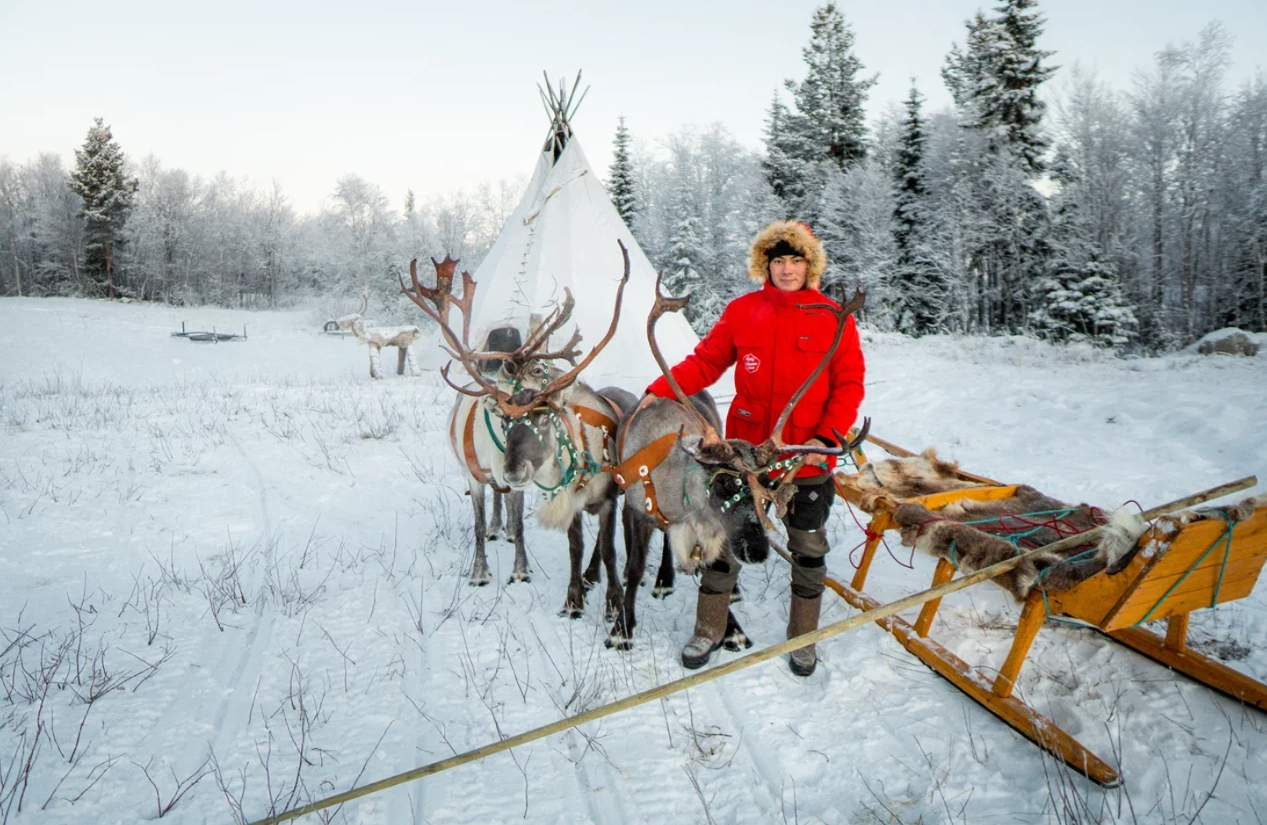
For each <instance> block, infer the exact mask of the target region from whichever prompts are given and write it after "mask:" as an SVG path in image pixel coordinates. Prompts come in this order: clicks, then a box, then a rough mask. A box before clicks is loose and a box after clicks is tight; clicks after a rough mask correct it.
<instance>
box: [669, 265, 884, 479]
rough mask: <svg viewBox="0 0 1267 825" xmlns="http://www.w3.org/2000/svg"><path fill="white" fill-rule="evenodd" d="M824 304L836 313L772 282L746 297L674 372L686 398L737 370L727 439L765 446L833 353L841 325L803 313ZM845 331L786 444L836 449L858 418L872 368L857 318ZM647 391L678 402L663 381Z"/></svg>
mask: <svg viewBox="0 0 1267 825" xmlns="http://www.w3.org/2000/svg"><path fill="white" fill-rule="evenodd" d="M823 303H827V304H831V305H832V306H838V305H837V304H836V302H834V301H832V300H831V299H830V298H828V297H827V296H826V295H824V294H823V293H821V292H819V291H818V290H816V289H802V290H800V291H799V292H784V291H782V290H780V289H779V288H778V287H776V286H774V285H773V284H770V283H767V284H766V285H765V286H764V287H762V288H761V289H760V290H759V291H757V292H750V293H748V294H747V295H741V296H740V297H738V298H736V299H735V300H733V301H731V302H730V303H729V304H728V305H727V306H726V309H725V311H723V312H722V315H721V318H719V319H718V320H717V323H716V324H715V325H714V326H713V328H712V329H711V330H709V332H708V335H706V336H705V337H704V340H702V341H700V342H699V346H697V347H696V348H695V352H693V353H692V354H690V355H688V356H687V357H686V358H685V359H684V360H683V361H682V363H680V364H678V365H677V366H676V367H674V368H673V377H674V378H675V379H677V382H678V384H680V385H681V387H682V391H683V392H685V393H686V394H687V395H693V394H695V393H697V392H699V391H700V390H702V389H705V388H707V387H709V386H711V385H712V384H713V383H714V382H715V381H716V380H717V379H718V378H720V377H721V375H722V373H723V372H725V371H726V368H727V367H729V366H730V365H731V364H736V363H737V364H738V366H736V367H735V389H736V391H737V394H736V396H735V400H734V401H733V402H732V403H731V405H730V414H729V415H727V416H726V433H725V435H726V437H727V438H741V439H743V440H745V441H749V442H751V443H753V444H760V443H761V442H762V441H764V440H765V439H766V438H768V437H769V436H770V431H771V429H772V428H773V427H774V423H775V422H776V421H777V420H778V418H779V414H780V413H781V412H783V408H784V407H786V406H787V402H788V401H790V400H791V398H792V394H793V393H795V392H796V390H797V388H798V387H800V386H801V382H803V381H804V380H805V379H806V378H808V377H809V374H810V373H811V372H813V371H814V368H815V367H817V366H818V365H819V363H821V362H822V360H823V356H824V355H825V354H826V352H827V349H828V348H829V347H830V346H831V342H832V338H833V337H834V336H835V334H836V320H835V318H834V317H833V316H832V315H831V314H830V313H828V312H827V311H826V310H822V309H806V308H805V305H806V304H823ZM845 324H846V327H845V332H844V337H843V338H842V339H841V341H840V346H839V347H838V348H837V349H836V354H835V355H834V356H832V360H831V363H830V364H828V366H827V369H825V370H823V373H822V375H820V376H819V377H818V380H817V381H815V382H814V385H813V386H811V387H810V388H809V390H807V391H806V393H805V395H804V397H802V398H801V401H800V403H799V404H797V405H796V409H794V410H792V416H791V419H790V420H789V421H788V424H787V426H786V427H785V428H784V430H783V440H784V442H785V443H787V444H804V443H806V442H807V441H809V439H811V438H814V437H815V436H817V437H818V438H821V439H824V440H826V441H828V442H829V443H834V440H833V439H832V429H833V428H834V429H836V430H839V431H840V432H841V433H842V434H844V433H846V432H848V431H849V428H850V427H852V426H853V422H854V419H856V418H857V417H858V407H859V406H860V405H861V404H862V396H863V387H862V379H863V377H864V374H865V372H866V365H865V364H864V363H863V360H862V347H861V346H860V345H859V343H858V328H857V326H855V324H854V321H853V317H852V316H850V317H849V318H847V319H846V321H845ZM647 392H649V393H653V394H654V395H657V396H659V397H661V398H673V397H674V396H673V390H672V389H671V388H670V387H669V382H668V381H666V380H665V379H664V377H663V376H662V377H660V378H658V379H656V381H655V383H653V384H652V385H651V386H650V387H647ZM835 466H836V459H835V458H834V457H828V460H827V469H828V470H830V469H831V468H834V467H835ZM823 472H824V469H823V468H822V467H819V466H806V467H804V468H802V470H801V472H800V473H799V474H798V476H799V477H802V478H804V477H809V476H815V475H820V474H822V473H823Z"/></svg>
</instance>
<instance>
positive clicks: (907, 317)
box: [893, 80, 940, 335]
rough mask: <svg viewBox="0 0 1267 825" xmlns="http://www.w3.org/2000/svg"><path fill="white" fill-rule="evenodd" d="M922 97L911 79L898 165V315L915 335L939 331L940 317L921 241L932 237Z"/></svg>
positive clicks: (895, 230) (895, 232) (895, 172)
mask: <svg viewBox="0 0 1267 825" xmlns="http://www.w3.org/2000/svg"><path fill="white" fill-rule="evenodd" d="M923 100H924V96H923V95H921V94H920V93H919V89H917V88H916V87H915V83H914V80H912V82H911V94H910V96H909V97H907V99H906V117H905V119H904V121H903V123H902V134H901V138H900V141H901V142H900V146H899V148H898V152H897V159H896V163H895V164H894V169H893V176H894V181H895V183H896V185H897V206H896V208H895V209H894V211H893V220H894V226H893V240H894V244H895V246H896V254H897V262H896V266H895V270H896V278H895V283H894V285H893V291H894V293H895V295H894V303H895V306H894V315H895V317H896V326H897V328H898V329H899V330H901V331H902V332H907V333H910V334H912V335H923V334H925V333H928V332H932V331H934V330H935V329H936V327H937V326H938V319H939V317H940V312H939V311H938V308H937V306H935V304H936V303H937V301H938V290H936V289H933V288H931V287H932V283H931V282H932V281H933V280H935V279H936V277H937V272H936V268H935V267H934V266H933V265H932V263H931V262H930V261H929V260H928V258H927V257H926V256H925V255H924V254H923V250H922V249H921V243H922V242H923V241H924V240H925V239H926V238H927V236H928V229H927V226H926V224H927V221H926V213H927V211H928V208H929V204H928V200H929V198H928V191H927V187H926V186H925V183H924V176H925V170H924V141H925V134H924V118H923V115H922V114H921V112H920V108H921V106H922V104H923Z"/></svg>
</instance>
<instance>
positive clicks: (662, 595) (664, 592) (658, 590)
mask: <svg viewBox="0 0 1267 825" xmlns="http://www.w3.org/2000/svg"><path fill="white" fill-rule="evenodd" d="M672 595H673V585H671V584H668V585H665V584H657V585H656V586H655V587H654V588H653V589H652V590H651V598H653V599H667V598H668V597H669V596H672Z"/></svg>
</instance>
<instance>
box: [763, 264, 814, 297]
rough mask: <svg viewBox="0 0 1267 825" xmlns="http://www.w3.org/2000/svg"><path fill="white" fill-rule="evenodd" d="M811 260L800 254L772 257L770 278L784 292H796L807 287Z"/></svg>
mask: <svg viewBox="0 0 1267 825" xmlns="http://www.w3.org/2000/svg"><path fill="white" fill-rule="evenodd" d="M808 271H809V262H808V261H806V260H805V258H803V257H801V256H800V255H780V256H779V257H777V258H771V259H770V280H771V281H772V282H773V283H774V285H775V286H777V287H778V288H779V289H781V290H783V291H784V292H796V291H797V290H799V289H803V288H804V287H805V278H806V273H807V272H808Z"/></svg>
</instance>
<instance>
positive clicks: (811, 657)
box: [787, 593, 823, 676]
mask: <svg viewBox="0 0 1267 825" xmlns="http://www.w3.org/2000/svg"><path fill="white" fill-rule="evenodd" d="M822 606H823V597H822V596H815V597H814V598H812V599H807V598H805V597H803V596H798V595H796V594H795V593H793V594H792V607H791V609H790V610H789V611H788V617H787V637H788V638H789V639H793V638H796V637H797V636H800V635H802V634H804V633H809V632H811V631H814V630H817V629H818V613H819V611H820V610H821V609H822ZM788 665H789V666H790V667H791V668H792V672H793V673H795V674H796V675H797V676H809V675H810V674H811V673H813V672H814V668H815V667H817V666H818V655H817V654H816V653H815V652H814V645H807V646H805V647H802V648H800V649H799V650H793V651H792V652H791V653H790V654H789V655H788Z"/></svg>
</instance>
